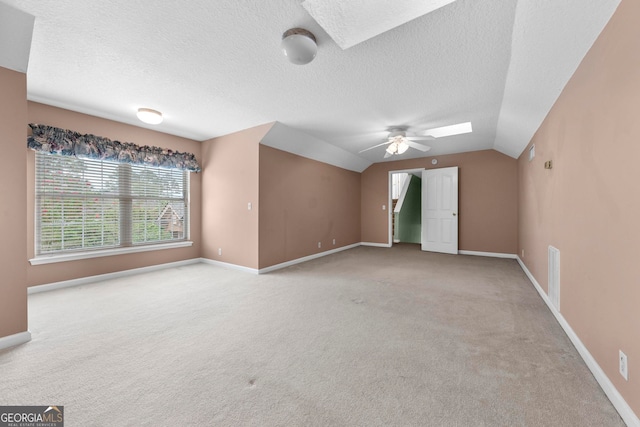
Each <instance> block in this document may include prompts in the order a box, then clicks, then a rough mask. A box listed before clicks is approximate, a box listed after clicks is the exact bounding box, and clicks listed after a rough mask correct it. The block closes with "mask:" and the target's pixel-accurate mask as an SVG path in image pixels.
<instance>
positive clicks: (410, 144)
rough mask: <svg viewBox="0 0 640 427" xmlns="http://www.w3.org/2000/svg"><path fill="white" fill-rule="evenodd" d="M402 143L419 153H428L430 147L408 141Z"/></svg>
mask: <svg viewBox="0 0 640 427" xmlns="http://www.w3.org/2000/svg"><path fill="white" fill-rule="evenodd" d="M404 142H405V144H407V145H408V146H409V147H411V148H415V149H416V150H420V151H429V150H431V147H429V146H428V145H422V144H418V143H417V142H413V141H410V140H408V139H407V140H405V141H404Z"/></svg>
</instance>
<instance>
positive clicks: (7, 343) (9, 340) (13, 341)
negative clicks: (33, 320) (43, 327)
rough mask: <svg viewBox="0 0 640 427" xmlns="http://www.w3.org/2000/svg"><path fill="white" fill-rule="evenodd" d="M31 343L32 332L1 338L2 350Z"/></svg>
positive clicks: (0, 346) (0, 347)
mask: <svg viewBox="0 0 640 427" xmlns="http://www.w3.org/2000/svg"><path fill="white" fill-rule="evenodd" d="M29 341H31V332H29V331H24V332H18V333H17V334H13V335H9V336H6V337H2V338H0V350H4V349H5V348H9V347H13V346H16V345H20V344H24V343H26V342H29Z"/></svg>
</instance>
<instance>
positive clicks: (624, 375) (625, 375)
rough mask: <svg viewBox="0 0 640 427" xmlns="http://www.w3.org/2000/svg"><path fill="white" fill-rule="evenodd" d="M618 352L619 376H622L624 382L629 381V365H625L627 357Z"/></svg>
mask: <svg viewBox="0 0 640 427" xmlns="http://www.w3.org/2000/svg"><path fill="white" fill-rule="evenodd" d="M619 352H620V358H619V361H620V375H622V378H624V379H625V380H626V381H629V365H628V363H627V355H626V354H624V353H623V352H622V350H619Z"/></svg>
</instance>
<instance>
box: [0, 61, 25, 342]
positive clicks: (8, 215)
mask: <svg viewBox="0 0 640 427" xmlns="http://www.w3.org/2000/svg"><path fill="white" fill-rule="evenodd" d="M0 93H1V94H2V96H0V150H2V159H3V164H2V168H0V177H1V179H0V181H1V182H2V185H0V200H2V203H1V204H0V224H2V243H0V271H2V277H1V278H0V338H2V337H7V336H10V335H15V334H19V333H21V332H25V331H26V330H27V239H26V237H25V236H26V235H27V218H26V215H25V208H26V205H27V175H26V172H25V165H26V162H27V149H26V140H27V127H26V123H27V76H26V74H24V73H19V72H17V71H11V70H9V69H6V68H3V67H0Z"/></svg>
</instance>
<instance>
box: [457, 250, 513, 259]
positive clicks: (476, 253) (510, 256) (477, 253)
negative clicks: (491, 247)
mask: <svg viewBox="0 0 640 427" xmlns="http://www.w3.org/2000/svg"><path fill="white" fill-rule="evenodd" d="M458 253H459V254H460V255H473V256H488V257H492V258H508V259H517V258H518V256H517V255H516V254H503V253H500V252H480V251H458Z"/></svg>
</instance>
